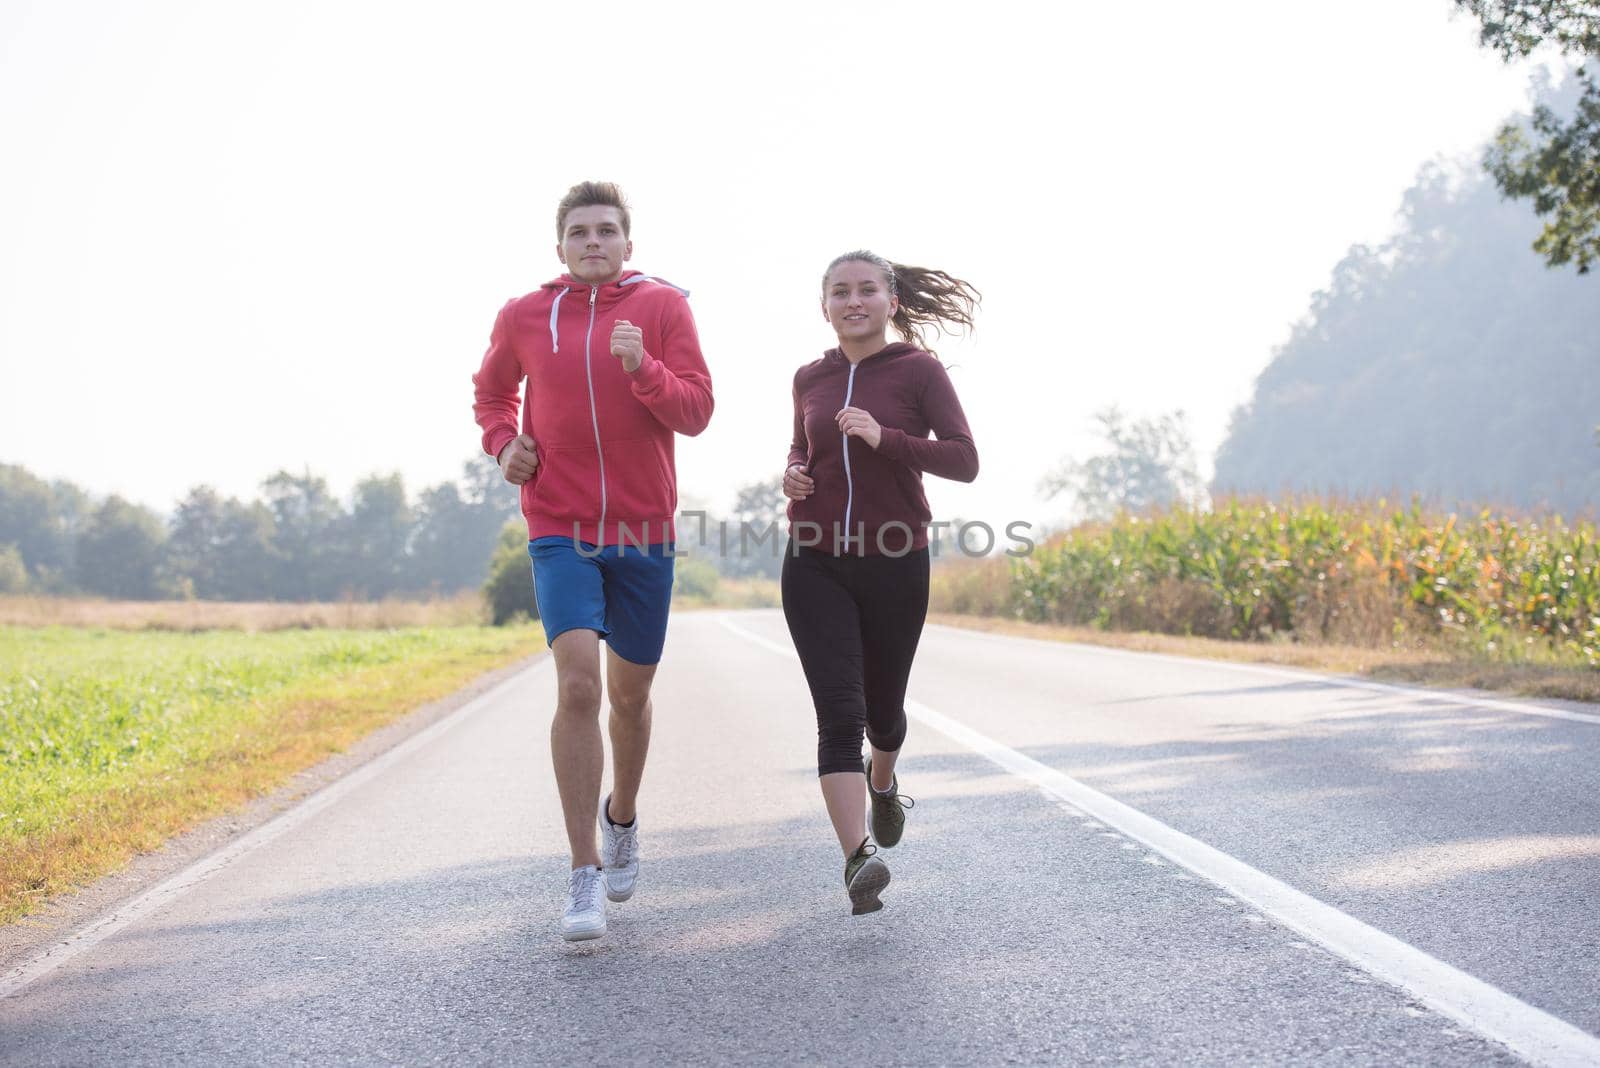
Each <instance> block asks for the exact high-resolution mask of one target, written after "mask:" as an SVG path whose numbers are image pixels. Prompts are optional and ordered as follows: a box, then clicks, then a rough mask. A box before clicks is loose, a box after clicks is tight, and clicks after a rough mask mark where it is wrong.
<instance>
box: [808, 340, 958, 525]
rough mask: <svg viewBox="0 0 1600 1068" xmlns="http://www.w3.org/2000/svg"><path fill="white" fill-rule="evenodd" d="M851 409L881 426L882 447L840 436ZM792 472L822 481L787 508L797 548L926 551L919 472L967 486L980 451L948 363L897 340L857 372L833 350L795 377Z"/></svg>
mask: <svg viewBox="0 0 1600 1068" xmlns="http://www.w3.org/2000/svg"><path fill="white" fill-rule="evenodd" d="M845 407H851V408H861V409H863V410H864V411H866V412H868V413H870V414H871V415H872V417H873V418H874V419H876V420H877V421H878V424H879V425H880V426H882V427H883V438H882V440H881V441H880V442H879V443H878V447H877V448H876V449H874V448H872V447H871V446H870V445H868V444H867V443H866V442H865V441H863V440H861V439H860V438H846V437H845V436H844V434H842V433H841V432H840V430H839V426H838V424H837V423H836V422H835V421H834V419H835V417H836V416H837V415H838V414H839V409H841V408H845ZM930 431H931V432H932V433H933V435H934V438H935V439H937V440H934V439H930V438H929V437H928V434H929V432H930ZM789 464H791V465H793V464H804V465H806V467H807V469H808V471H807V473H808V474H809V475H810V476H811V478H812V480H813V481H814V482H815V483H816V487H815V489H814V490H813V491H812V494H811V496H809V497H807V498H806V499H805V500H803V501H790V502H789V536H790V537H791V538H793V539H795V541H796V543H797V544H800V545H804V546H810V547H812V548H815V549H818V550H820V551H823V552H828V553H832V554H833V555H835V556H846V555H849V556H877V555H880V554H890V555H901V554H903V553H905V552H908V551H914V550H917V549H922V548H924V547H926V546H927V544H928V520H929V519H931V518H932V512H931V511H930V510H929V508H928V498H927V495H926V494H924V493H923V492H922V473H923V472H924V471H926V472H927V473H929V474H931V475H938V476H939V477H941V478H951V479H955V480H957V481H959V482H971V481H972V480H973V479H975V478H977V477H978V449H977V446H975V445H974V444H973V443H972V431H971V430H969V429H968V428H967V417H966V415H965V413H963V412H962V410H961V402H960V401H959V400H958V399H957V398H956V391H955V387H954V386H952V385H951V384H950V376H949V375H948V374H946V373H945V369H944V365H943V364H941V363H940V362H939V361H938V360H937V359H936V358H935V357H933V356H931V355H929V354H928V353H926V352H923V351H922V350H921V349H919V348H917V347H916V346H915V345H908V344H905V343H903V342H896V343H895V344H892V345H889V346H887V347H885V348H883V349H881V350H880V351H878V352H876V353H874V354H873V355H871V356H868V357H867V358H866V359H864V360H862V361H861V362H860V363H857V364H851V362H850V361H849V360H848V359H846V358H845V355H844V353H843V352H842V351H841V350H839V349H829V350H828V351H827V352H826V353H824V354H823V356H822V359H820V360H817V361H815V362H814V363H808V364H806V365H805V366H804V367H802V368H800V370H799V371H797V372H795V376H794V438H793V440H792V441H791V443H790V446H789Z"/></svg>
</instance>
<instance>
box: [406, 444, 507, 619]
mask: <svg viewBox="0 0 1600 1068" xmlns="http://www.w3.org/2000/svg"><path fill="white" fill-rule="evenodd" d="M520 514H521V509H520V505H519V496H518V493H517V488H516V487H515V486H512V485H510V484H508V483H507V482H506V480H505V479H504V477H502V476H501V474H500V468H499V467H497V466H496V465H495V462H494V461H493V460H492V459H490V458H489V457H487V456H480V457H476V458H474V459H471V460H468V461H467V462H466V463H465V464H463V465H462V469H461V481H460V483H459V484H457V483H454V482H441V483H439V484H438V485H437V486H431V487H429V488H428V489H425V490H423V491H422V493H421V495H420V496H419V497H418V499H417V509H416V523H415V525H414V526H413V528H412V538H411V560H412V565H411V566H412V569H413V576H412V578H413V581H412V582H411V583H410V587H411V588H412V589H429V588H433V589H439V590H445V591H455V590H465V589H471V588H472V587H473V586H475V585H477V584H478V583H479V581H480V580H481V579H482V576H483V561H484V559H485V558H486V557H488V556H490V555H492V554H493V553H494V550H495V546H496V545H497V544H498V542H499V538H500V530H501V528H502V527H503V526H505V524H506V522H507V521H508V520H512V519H516V518H518V516H520ZM524 533H526V531H524Z"/></svg>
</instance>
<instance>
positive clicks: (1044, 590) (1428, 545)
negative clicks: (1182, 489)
mask: <svg viewBox="0 0 1600 1068" xmlns="http://www.w3.org/2000/svg"><path fill="white" fill-rule="evenodd" d="M1595 535H1596V531H1595V526H1594V524H1593V523H1589V522H1581V523H1576V524H1568V523H1565V522H1563V521H1562V520H1561V519H1560V518H1559V517H1553V516H1541V517H1533V518H1530V517H1519V516H1511V515H1499V514H1495V513H1492V512H1488V511H1485V512H1481V513H1479V514H1478V515H1476V516H1473V517H1470V518H1463V517H1461V516H1457V515H1435V514H1430V513H1428V512H1425V511H1424V510H1423V509H1422V508H1420V507H1419V506H1417V505H1415V504H1413V505H1412V506H1410V507H1409V508H1402V509H1395V508H1391V507H1389V506H1387V505H1386V504H1385V502H1383V501H1377V502H1369V503H1349V504H1342V503H1328V502H1323V501H1291V502H1287V503H1271V502H1265V501H1245V500H1233V501H1227V502H1223V503H1221V504H1220V505H1219V506H1217V507H1216V508H1215V509H1213V510H1211V511H1187V510H1178V511H1173V512H1169V513H1164V514H1158V515H1153V516H1131V515H1130V516H1123V517H1120V518H1118V519H1116V520H1114V521H1111V522H1109V523H1104V524H1092V525H1085V526H1081V527H1077V528H1074V529H1073V530H1071V531H1068V532H1067V533H1065V534H1063V535H1060V536H1058V537H1057V538H1055V539H1053V540H1051V541H1050V542H1049V543H1047V544H1045V545H1043V546H1040V547H1039V548H1038V549H1037V550H1036V551H1035V552H1034V553H1033V554H1032V555H1030V556H1028V557H1024V558H1021V559H1018V560H1014V561H1012V562H1011V576H1010V578H1011V581H1010V586H1009V593H1010V597H1011V605H1010V609H1011V611H1012V612H1013V613H1014V614H1016V615H1018V616H1021V617H1023V618H1026V619H1032V620H1036V621H1045V622H1058V623H1073V624H1080V625H1085V624H1086V625H1091V626H1098V627H1103V628H1107V629H1116V630H1154V631H1161V632H1166V633H1180V634H1194V635H1199V636H1204V637H1215V638H1234V639H1267V638H1273V637H1288V638H1294V639H1298V640H1320V641H1343V642H1356V643H1362V644H1391V643H1396V644H1397V643H1405V642H1410V641H1416V642H1426V641H1440V640H1442V641H1445V642H1447V643H1464V644H1466V645H1468V646H1470V647H1472V648H1473V649H1474V650H1476V651H1477V652H1480V653H1485V654H1488V655H1491V656H1493V657H1495V658H1496V659H1502V658H1504V659H1511V660H1524V659H1551V658H1555V659H1559V660H1563V661H1568V662H1571V661H1574V660H1575V661H1577V662H1580V663H1587V664H1588V665H1589V666H1591V667H1600V547H1597V545H1596V537H1595Z"/></svg>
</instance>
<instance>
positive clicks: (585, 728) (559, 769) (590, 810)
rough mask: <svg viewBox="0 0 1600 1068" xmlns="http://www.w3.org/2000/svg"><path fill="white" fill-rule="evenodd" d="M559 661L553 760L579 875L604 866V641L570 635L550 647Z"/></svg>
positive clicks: (588, 632) (590, 635) (582, 634)
mask: <svg viewBox="0 0 1600 1068" xmlns="http://www.w3.org/2000/svg"><path fill="white" fill-rule="evenodd" d="M550 651H551V654H552V655H553V656H554V657H555V658H556V714H555V719H554V720H553V721H552V722H551V724H550V756H551V759H552V760H553V761H554V763H555V769H556V789H557V790H559V791H560V793H561V814H562V816H563V817H565V819H566V823H567V841H568V842H569V843H570V844H571V846H572V867H573V869H574V870H576V869H578V868H581V867H583V866H584V865H585V864H592V865H594V866H596V867H599V865H600V851H599V849H598V848H597V847H596V845H595V838H594V834H595V816H596V814H597V811H598V809H599V806H600V777H601V775H602V774H603V773H604V771H605V744H604V743H603V742H602V741H601V738H600V635H598V634H596V633H595V632H594V631H592V630H569V631H567V632H565V633H564V634H561V635H559V636H557V638H556V640H555V641H554V642H552V643H551V645H550Z"/></svg>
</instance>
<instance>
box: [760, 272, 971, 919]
mask: <svg viewBox="0 0 1600 1068" xmlns="http://www.w3.org/2000/svg"><path fill="white" fill-rule="evenodd" d="M978 299H979V297H978V293H977V291H976V290H974V289H973V288H972V286H970V285H969V284H967V283H966V282H963V281H962V280H961V279H959V278H952V277H951V276H949V275H948V274H945V273H944V272H943V271H932V270H927V269H924V268H920V267H906V266H903V265H900V264H894V263H890V262H889V261H888V260H885V259H884V258H883V257H881V256H878V255H875V254H874V253H871V252H848V253H845V254H844V255H843V256H840V257H839V258H838V259H836V260H834V261H833V262H832V263H831V264H829V265H828V270H827V272H826V273H825V274H824V276H823V280H822V314H823V316H824V318H826V319H827V320H828V322H829V324H831V325H832V326H833V329H834V332H835V333H836V334H838V337H839V346H838V347H837V348H834V349H830V350H828V351H827V352H826V353H824V354H823V356H822V358H821V359H820V360H817V361H815V362H813V363H809V364H807V365H805V366H804V367H802V368H800V370H799V371H798V372H796V374H795V376H794V438H793V441H792V443H791V444H790V448H789V465H788V468H787V470H785V472H784V476H783V492H784V495H785V496H786V497H788V498H789V501H790V503H789V521H790V522H789V549H788V551H787V552H786V553H785V555H784V561H783V583H782V586H783V614H784V617H785V618H786V619H787V620H788V623H789V634H790V635H791V637H792V638H793V639H794V645H795V650H796V652H798V653H799V656H800V663H801V665H802V666H803V667H804V669H805V675H806V683H807V685H808V686H809V687H810V689H811V699H812V702H813V704H814V705H815V706H816V711H817V771H818V775H819V777H820V779H821V784H822V797H823V800H824V802H825V803H826V805H827V807H828V817H829V818H830V819H831V820H832V821H833V830H834V833H835V834H836V835H837V836H838V839H839V846H840V848H841V849H842V850H843V852H844V856H845V867H844V881H845V889H846V890H847V891H848V893H849V895H850V903H851V912H852V913H854V914H855V915H860V914H862V913H866V912H875V911H877V910H878V909H880V908H882V907H883V903H882V901H881V900H880V897H879V895H880V894H881V893H882V891H883V888H884V887H885V886H887V885H888V883H889V867H888V865H887V864H885V863H884V862H883V859H882V858H881V857H878V856H876V855H875V854H876V853H877V848H876V847H875V846H874V845H872V844H871V843H870V842H869V841H868V840H867V836H866V833H865V832H866V823H867V806H868V797H869V795H870V798H871V809H872V835H871V837H872V839H873V840H874V841H875V842H876V843H877V846H881V847H883V848H889V847H891V846H893V845H895V843H897V842H899V841H900V836H901V833H902V831H903V829H904V826H905V809H906V808H909V807H910V806H911V803H912V802H911V799H910V798H908V797H902V796H901V795H900V793H899V782H898V780H897V778H896V776H895V762H896V759H897V758H898V757H899V755H900V746H901V744H902V743H903V742H904V741H905V736H906V714H905V694H906V682H907V679H908V678H909V676H910V674H911V661H912V658H913V656H915V654H916V651H917V641H918V639H919V638H920V637H921V636H922V624H923V621H924V619H925V618H926V616H927V613H928V534H927V525H928V520H929V519H930V518H931V513H930V511H929V509H928V500H927V497H926V496H925V495H924V493H923V491H922V475H923V473H924V472H927V473H928V474H932V475H938V476H940V477H941V478H951V479H957V480H959V481H961V482H971V481H972V480H973V479H974V478H976V477H977V474H978V451H977V448H976V447H975V446H974V445H973V442H972V433H971V431H969V430H968V429H967V420H966V416H965V415H964V414H963V413H962V411H961V402H960V401H959V400H957V398H956V393H955V389H954V387H953V386H951V384H950V378H949V376H948V375H947V374H945V370H944V366H943V365H942V364H940V363H939V361H938V359H937V358H935V357H934V355H933V354H932V353H931V352H929V351H927V343H926V341H925V340H924V338H923V336H922V330H923V328H925V327H933V328H934V329H935V330H943V331H953V330H954V329H957V328H970V327H971V326H972V312H973V310H974V309H975V308H976V306H977V304H978ZM891 326H893V327H894V330H895V332H896V333H897V334H898V335H899V336H900V338H901V339H902V340H901V341H899V342H895V343H893V344H891V343H889V341H888V331H889V328H890V327H891ZM930 431H931V432H932V434H933V438H932V439H930V438H929V436H928V435H929V432H930ZM863 733H865V735H866V739H867V741H868V742H869V743H870V745H871V750H872V752H871V756H870V758H869V759H868V761H867V763H866V765H865V768H863V765H862V759H861V742H862V735H863Z"/></svg>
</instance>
